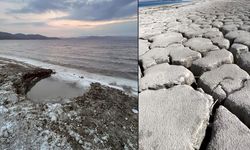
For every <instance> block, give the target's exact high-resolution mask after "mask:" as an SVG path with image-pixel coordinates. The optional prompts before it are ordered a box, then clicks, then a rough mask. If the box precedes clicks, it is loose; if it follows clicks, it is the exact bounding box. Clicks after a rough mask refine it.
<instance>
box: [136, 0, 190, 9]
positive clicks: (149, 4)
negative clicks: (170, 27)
mask: <svg viewBox="0 0 250 150" xmlns="http://www.w3.org/2000/svg"><path fill="white" fill-rule="evenodd" d="M190 1H191V0H184V1H179V0H177V1H153V0H152V1H146V2H139V7H140V8H145V7H155V6H161V5H174V4H181V3H186V2H190Z"/></svg>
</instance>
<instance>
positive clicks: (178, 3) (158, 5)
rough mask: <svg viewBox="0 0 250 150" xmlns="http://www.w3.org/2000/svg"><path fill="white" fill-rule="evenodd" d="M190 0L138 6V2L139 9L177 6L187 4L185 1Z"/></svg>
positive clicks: (188, 0)
mask: <svg viewBox="0 0 250 150" xmlns="http://www.w3.org/2000/svg"><path fill="white" fill-rule="evenodd" d="M190 2H192V0H187V1H182V2H173V3H169V4H167V3H165V4H164V3H162V4H160V3H159V4H149V5H147V6H145V5H144V6H140V4H139V9H140V8H141V9H143V8H151V7H161V6H170V7H171V6H179V5H183V4H187V3H190Z"/></svg>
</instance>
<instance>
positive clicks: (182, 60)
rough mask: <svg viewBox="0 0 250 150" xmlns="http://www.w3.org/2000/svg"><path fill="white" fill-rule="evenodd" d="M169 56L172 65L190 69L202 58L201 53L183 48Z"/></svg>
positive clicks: (174, 50)
mask: <svg viewBox="0 0 250 150" xmlns="http://www.w3.org/2000/svg"><path fill="white" fill-rule="evenodd" d="M169 55H170V58H171V63H172V64H174V65H182V66H184V67H186V68H189V67H190V66H191V65H192V63H193V61H194V60H196V59H199V58H201V54H200V53H198V52H196V51H192V50H190V49H189V48H187V47H183V46H182V47H178V48H177V47H176V48H174V49H172V50H171V51H170V54H169Z"/></svg>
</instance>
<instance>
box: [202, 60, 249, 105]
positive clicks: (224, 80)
mask: <svg viewBox="0 0 250 150" xmlns="http://www.w3.org/2000/svg"><path fill="white" fill-rule="evenodd" d="M249 78H250V77H249V75H248V73H247V72H246V71H244V70H242V69H241V68H240V67H238V66H237V65H235V64H224V65H222V66H220V67H219V68H216V69H214V70H211V71H208V72H205V73H203V74H202V75H201V77H200V79H199V81H198V85H199V87H201V88H202V89H203V90H204V91H205V92H206V93H208V94H210V95H212V96H213V98H214V99H218V100H223V99H225V98H226V97H227V96H228V95H229V94H230V93H232V92H233V91H235V90H237V89H240V88H241V87H242V83H243V82H244V81H245V80H247V79H249Z"/></svg>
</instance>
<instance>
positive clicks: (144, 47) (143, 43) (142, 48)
mask: <svg viewBox="0 0 250 150" xmlns="http://www.w3.org/2000/svg"><path fill="white" fill-rule="evenodd" d="M149 44H150V43H149V42H148V41H147V40H141V39H139V56H140V55H142V54H144V53H146V52H147V51H149Z"/></svg>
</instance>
